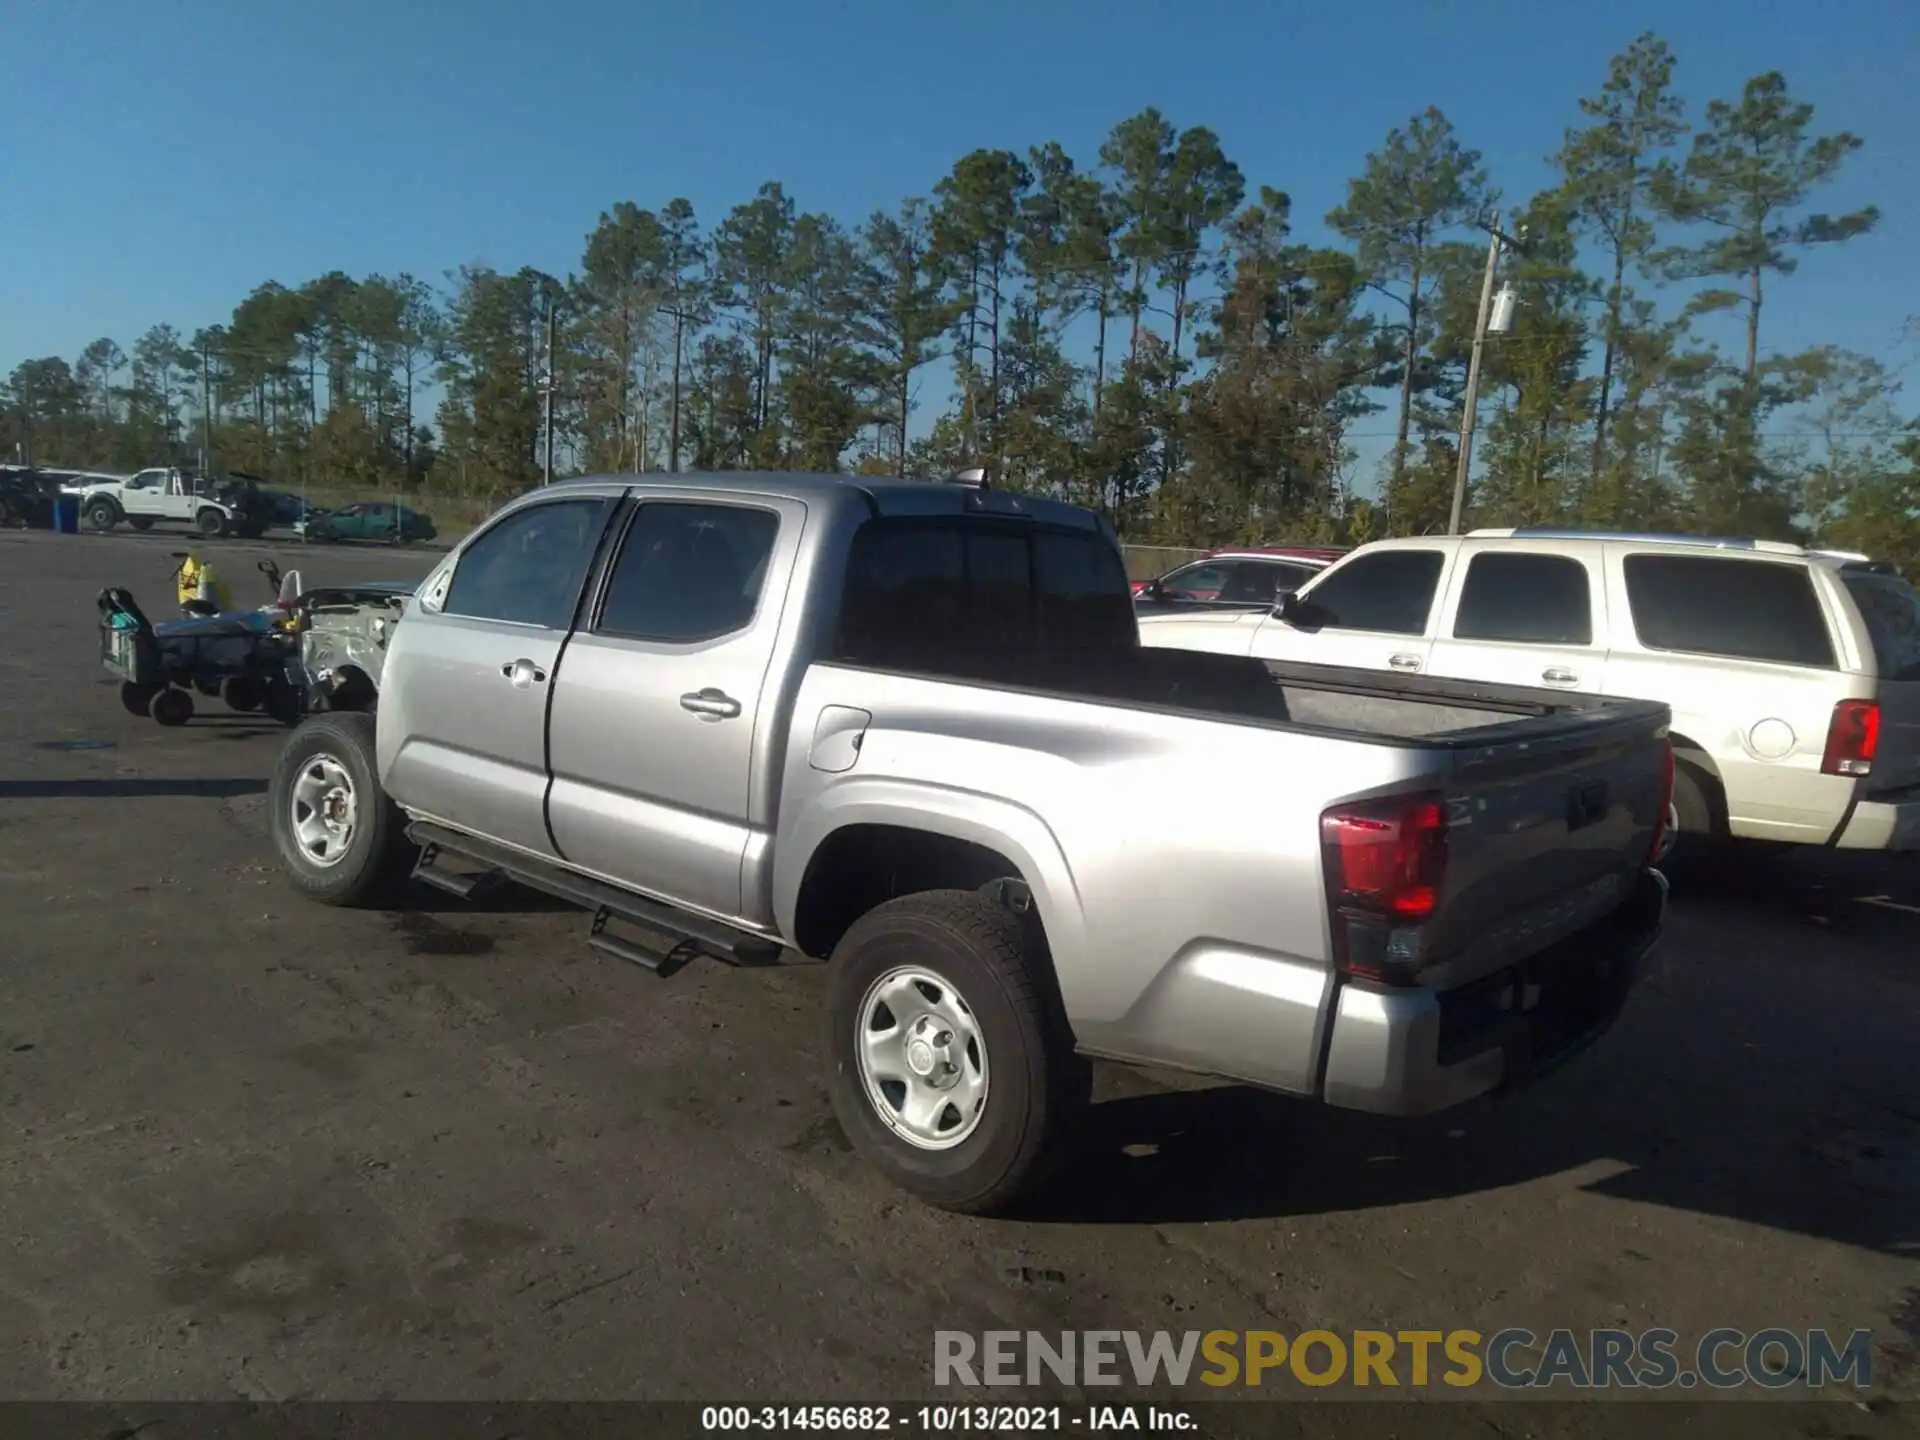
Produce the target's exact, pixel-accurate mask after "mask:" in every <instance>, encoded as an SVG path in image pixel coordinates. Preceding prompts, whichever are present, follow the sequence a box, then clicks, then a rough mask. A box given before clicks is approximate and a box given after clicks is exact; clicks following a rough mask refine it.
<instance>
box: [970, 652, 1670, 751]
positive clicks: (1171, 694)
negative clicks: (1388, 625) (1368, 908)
mask: <svg viewBox="0 0 1920 1440" xmlns="http://www.w3.org/2000/svg"><path fill="white" fill-rule="evenodd" d="M941 670H942V672H943V673H942V674H941V676H940V677H939V678H942V679H948V680H952V681H956V682H959V683H964V684H972V685H986V686H995V687H1005V688H1008V689H1014V690H1022V691H1030V692H1037V693H1040V694H1044V695H1053V696H1057V697H1059V698H1062V699H1075V700H1092V701H1097V702H1105V703H1112V704H1121V705H1128V706H1137V707H1142V708H1146V709H1151V710H1165V711H1170V712H1173V713H1177V714H1184V715H1192V716H1196V717H1204V718H1207V719H1213V720H1229V721H1237V722H1242V723H1247V724H1255V725H1266V726H1281V727H1285V728H1288V729H1292V730H1300V731H1306V732H1310V733H1316V734H1324V735H1329V736H1339V737H1344V738H1357V737H1364V738H1367V739H1371V740H1376V741H1380V742H1383V743H1388V744H1393V743H1400V744H1419V745H1423V746H1433V745H1444V746H1447V747H1450V748H1452V747H1469V746H1473V747H1477V746H1483V745H1486V744H1488V743H1490V742H1493V741H1505V740H1510V739H1520V738H1523V737H1527V736H1534V737H1545V736H1547V735H1554V734H1566V733H1569V732H1570V731H1572V730H1575V729H1578V730H1581V731H1590V730H1591V728H1592V726H1593V725H1594V723H1595V722H1600V721H1607V720H1621V721H1626V722H1628V723H1630V724H1634V725H1644V724H1645V723H1647V721H1648V720H1650V719H1652V718H1654V717H1656V716H1657V715H1658V714H1659V712H1660V711H1661V710H1662V708H1663V707H1662V706H1660V705H1659V704H1658V703H1656V702H1652V701H1643V700H1627V699H1618V698H1611V697H1606V696H1600V695H1586V694H1573V693H1568V692H1566V691H1560V690H1545V689H1534V688H1531V687H1526V686H1519V685H1495V684H1489V683H1486V682H1483V681H1475V680H1453V679H1442V678H1439V677H1436V676H1430V675H1396V674H1392V673H1390V672H1382V671H1378V670H1365V669H1354V668H1347V667H1336V666H1330V665H1309V664H1302V663H1297V662H1293V663H1289V662H1282V661H1272V660H1260V659H1255V658H1251V657H1247V656H1239V655H1220V654H1215V653H1212V652H1208V651H1197V650H1172V649H1155V648H1147V647H1142V648H1141V649H1139V650H1134V651H1101V652H1093V651H1089V652H1083V653H1079V654H1069V655H1064V656H1062V655H1057V654H1056V655H1023V654H1014V653H1002V654H999V655H993V656H979V657H975V658H973V659H971V660H962V661H960V662H959V663H958V664H956V663H955V662H954V659H953V657H952V656H951V655H947V656H943V657H942V662H941ZM1494 731H1497V733H1489V732H1494Z"/></svg>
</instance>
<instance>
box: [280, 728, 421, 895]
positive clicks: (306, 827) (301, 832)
mask: <svg viewBox="0 0 1920 1440" xmlns="http://www.w3.org/2000/svg"><path fill="white" fill-rule="evenodd" d="M373 735H374V732H373V717H372V716H371V715H351V714H339V715H336V714H326V715H317V716H314V717H313V718H312V719H310V720H307V721H306V722H305V723H304V724H302V725H301V726H300V727H299V728H298V729H296V730H295V731H294V732H293V734H292V735H290V736H289V737H288V738H287V743H286V745H285V747H284V748H282V750H281V751H280V758H279V760H278V761H277V762H276V763H275V765H274V767H273V778H272V779H271V781H269V783H268V786H267V810H268V815H269V826H270V828H271V830H272V833H273V844H274V849H275V850H276V851H278V852H279V855H280V865H281V868H282V869H284V870H285V871H286V872H287V878H288V879H289V880H291V881H292V882H293V885H294V888H295V889H297V890H299V891H300V892H301V893H302V894H303V895H305V896H306V897H307V898H308V899H310V900H317V901H319V902H320V903H321V904H322V905H342V906H349V907H357V906H364V905H371V904H377V903H378V902H379V901H381V900H383V899H385V898H387V897H389V896H391V895H393V894H394V893H396V892H397V891H398V890H399V889H400V887H401V886H402V885H403V884H404V883H405V881H406V878H407V875H408V873H409V871H410V870H411V869H412V866H413V860H414V853H413V847H412V846H411V845H410V844H408V843H407V837H406V821H405V818H404V817H403V816H402V815H401V813H400V808H399V807H398V806H397V805H395V804H394V803H393V801H392V800H390V799H388V798H387V795H386V793H385V792H384V791H382V790H381V788H380V776H379V771H378V769H377V768H376V763H375V757H374V746H373Z"/></svg>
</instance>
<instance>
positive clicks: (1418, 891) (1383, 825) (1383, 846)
mask: <svg viewBox="0 0 1920 1440" xmlns="http://www.w3.org/2000/svg"><path fill="white" fill-rule="evenodd" d="M1320 851H1321V860H1322V864H1323V866H1324V868H1325V871H1326V881H1327V906H1328V913H1329V917H1330V919H1331V921H1332V926H1333V953H1334V964H1335V965H1336V966H1337V967H1338V968H1339V969H1341V970H1342V971H1344V972H1345V973H1347V974H1349V975H1359V976H1364V977H1366V978H1367V979H1370V980H1383V981H1386V982H1387V983H1389V984H1396V985H1406V984H1411V983H1413V982H1414V981H1415V980H1416V979H1417V978H1418V975H1419V971H1420V968H1421V966H1422V965H1423V964H1424V962H1425V949H1426V946H1425V939H1426V932H1425V924H1426V922H1427V921H1428V920H1430V919H1431V918H1432V917H1433V912H1434V910H1435V908H1436V907H1437V906H1438V904H1439V898H1440V887H1441V884H1442V882H1443V881H1444V879H1445V877H1446V868H1447V813H1446V807H1445V804H1444V803H1443V801H1442V799H1441V797H1440V796H1438V795H1408V796H1398V797H1395V798H1393V799H1389V800H1375V801H1366V802H1363V803H1359V804H1354V805H1341V806H1337V807H1335V808H1334V809H1332V810H1329V811H1327V812H1326V813H1325V814H1324V815H1322V816H1321V817H1320Z"/></svg>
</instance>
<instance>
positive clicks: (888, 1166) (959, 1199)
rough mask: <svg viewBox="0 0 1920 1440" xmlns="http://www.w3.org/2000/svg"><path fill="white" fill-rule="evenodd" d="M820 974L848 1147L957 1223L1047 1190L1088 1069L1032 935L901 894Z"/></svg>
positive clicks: (972, 909) (1084, 1092) (975, 903)
mask: <svg viewBox="0 0 1920 1440" xmlns="http://www.w3.org/2000/svg"><path fill="white" fill-rule="evenodd" d="M830 970H831V972H832V973H831V979H830V980H829V982H828V993H827V1047H828V1050H827V1053H828V1056H829V1065H830V1069H829V1074H828V1089H829V1093H830V1094H831V1096H832V1099H833V1107H834V1111H835V1113H836V1114H837V1115H838V1117H839V1120H840V1124H841V1127H842V1128H843V1129H844V1130H845V1131H846V1133H847V1137H848V1139H849V1140H850V1141H851V1142H852V1143H853V1146H854V1149H855V1150H856V1151H858V1152H859V1154H860V1155H861V1156H862V1157H863V1158H865V1159H866V1160H867V1161H868V1162H869V1163H871V1164H872V1165H873V1166H874V1167H875V1168H877V1169H878V1170H880V1171H881V1173H883V1174H884V1175H886V1177H887V1178H888V1179H889V1180H891V1181H892V1182H893V1183H894V1184H895V1185H898V1186H899V1187H900V1188H901V1189H903V1190H906V1191H908V1192H909V1193H911V1194H913V1195H917V1196H918V1197H919V1198H921V1199H922V1200H925V1201H927V1202H928V1203H929V1204H932V1205H936V1206H939V1207H940V1208H941V1209H945V1210H954V1211H959V1212H961V1213H964V1214H974V1215H980V1214H992V1213H995V1212H999V1211H1004V1210H1006V1209H1008V1208H1010V1207H1011V1206H1013V1205H1014V1204H1016V1203H1017V1202H1018V1201H1020V1200H1022V1199H1025V1198H1027V1197H1029V1196H1031V1195H1032V1194H1033V1193H1034V1192H1036V1191H1037V1190H1038V1189H1039V1188H1040V1187H1041V1186H1043V1185H1044V1184H1045V1183H1046V1181H1047V1180H1048V1178H1050V1176H1051V1174H1052V1170H1053V1166H1054V1163H1055V1162H1056V1161H1058V1160H1059V1158H1060V1156H1061V1153H1062V1151H1063V1149H1064V1147H1065V1145H1066V1143H1067V1140H1068V1138H1069V1136H1070V1133H1071V1131H1072V1129H1073V1125H1074V1121H1075V1120H1076V1119H1077V1117H1078V1116H1079V1114H1080V1112H1081V1111H1082V1110H1083V1109H1084V1107H1085V1105H1086V1103H1087V1098H1088V1092H1089V1088H1090V1075H1091V1070H1090V1067H1089V1066H1088V1065H1087V1063H1086V1062H1085V1061H1084V1060H1082V1059H1081V1058H1080V1057H1079V1056H1077V1055H1075V1054H1074V1049H1073V1036H1072V1033H1071V1031H1070V1029H1069V1027H1068V1025H1067V1022H1066V1017H1065V1015H1064V1014H1063V1013H1062V1012H1061V1009H1060V1004H1059V1000H1058V998H1057V996H1056V995H1055V993H1054V990H1053V984H1052V977H1051V976H1050V975H1049V974H1048V973H1047V968H1046V958H1045V945H1044V942H1043V941H1042V940H1041V939H1040V937H1039V936H1038V934H1037V927H1033V926H1031V925H1030V923H1029V922H1028V921H1026V920H1024V919H1023V918H1022V917H1020V916H1018V915H1016V914H1014V913H1013V912H1012V911H1011V910H1009V909H1007V908H1006V907H1004V906H1002V905H1000V904H998V903H996V902H994V901H992V900H989V899H987V898H986V897H984V896H982V895H978V894H975V893H974V892H972V891H967V890H933V891H926V892H924V893H921V894H917V895H905V896H902V897H900V898H899V899H897V900H890V901H888V902H887V903H886V904H884V905H880V906H877V907H875V908H874V909H873V910H871V911H869V912H868V913H867V914H866V915H864V916H862V917H861V918H860V919H859V920H858V921H856V922H855V923H854V925H853V926H852V928H850V929H849V930H848V931H847V933H846V935H845V937H844V938H843V939H842V940H841V941H840V944H839V945H838V946H837V947H835V949H834V952H833V959H832V961H831V964H830Z"/></svg>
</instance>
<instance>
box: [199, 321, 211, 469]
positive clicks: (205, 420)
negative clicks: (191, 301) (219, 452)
mask: <svg viewBox="0 0 1920 1440" xmlns="http://www.w3.org/2000/svg"><path fill="white" fill-rule="evenodd" d="M211 351H212V347H211V346H210V345H208V344H207V342H206V341H205V340H202V341H201V342H200V473H201V474H202V475H206V474H209V473H211V472H212V469H213V358H212V354H211Z"/></svg>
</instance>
